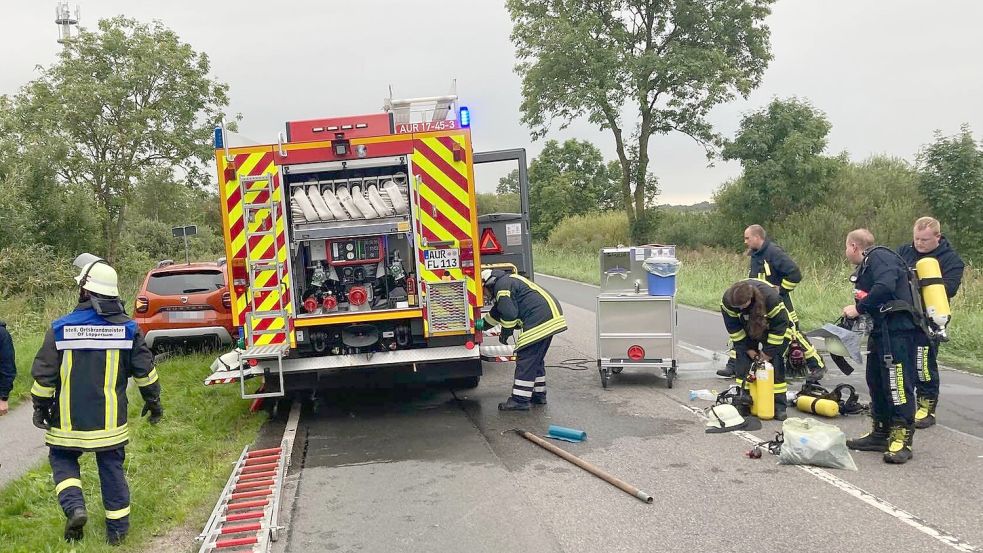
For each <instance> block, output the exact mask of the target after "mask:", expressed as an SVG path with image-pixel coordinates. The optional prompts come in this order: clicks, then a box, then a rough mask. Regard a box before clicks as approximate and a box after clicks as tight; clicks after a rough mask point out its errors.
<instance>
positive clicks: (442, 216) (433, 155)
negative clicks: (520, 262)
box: [413, 133, 478, 332]
mask: <svg viewBox="0 0 983 553" xmlns="http://www.w3.org/2000/svg"><path fill="white" fill-rule="evenodd" d="M455 150H457V151H458V158H459V160H458V161H455V159H454V152H455ZM470 159H471V148H470V144H469V143H468V140H467V136H466V134H464V133H457V134H451V135H432V136H428V135H424V136H419V135H418V136H416V137H414V140H413V177H414V178H413V185H414V192H415V194H414V195H415V196H416V205H415V213H414V215H415V219H416V231H417V239H418V241H419V243H420V244H421V245H422V246H423V247H421V248H419V250H418V256H419V260H418V261H419V270H420V280H421V282H422V283H427V282H439V281H440V280H442V277H449V278H451V279H453V280H462V279H464V280H466V281H467V287H468V300H469V303H470V305H472V306H476V305H477V304H478V299H477V294H478V290H477V283H476V280H475V279H474V278H473V277H468V276H466V275H465V274H464V273H463V271H462V270H461V269H460V268H457V269H449V270H446V271H443V273H444V274H443V275H440V274H435V273H434V272H432V271H427V270H425V269H424V268H423V265H424V253H423V252H424V249H425V248H426V245H427V244H428V243H432V242H444V243H449V244H452V245H453V247H461V244H460V243H461V242H462V241H465V240H468V241H471V244H472V247H474V246H475V245H476V244H475V242H474V240H475V238H474V237H475V236H476V234H477V232H478V227H477V218H476V213H477V211H476V207H475V196H474V186H472V184H471V183H472V181H473V176H472V175H471V165H470ZM475 249H477V248H475ZM424 288H425V287H424ZM426 320H427V319H426V316H424V322H426ZM427 332H429V330H427Z"/></svg>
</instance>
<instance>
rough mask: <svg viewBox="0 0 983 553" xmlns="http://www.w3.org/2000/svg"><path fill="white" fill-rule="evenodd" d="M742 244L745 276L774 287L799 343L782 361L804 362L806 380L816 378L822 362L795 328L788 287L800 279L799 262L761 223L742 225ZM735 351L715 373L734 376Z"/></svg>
mask: <svg viewBox="0 0 983 553" xmlns="http://www.w3.org/2000/svg"><path fill="white" fill-rule="evenodd" d="M744 245H745V246H747V248H748V253H749V254H750V258H751V260H750V267H749V269H748V278H756V279H759V280H763V281H765V282H767V283H769V284H771V285H772V286H774V287H775V288H776V289H777V290H778V294H779V296H781V298H782V302H784V303H785V308H786V310H787V311H788V317H789V322H790V323H791V334H790V339H791V340H792V341H794V342H797V343H798V345H799V346H801V347H800V348H795V347H793V346H791V345H790V352H789V356H790V359H787V360H786V361H788V362H790V363H792V362H798V363H804V364H805V366H806V368H807V369H808V371H809V380H813V381H817V382H818V381H819V379H821V378H822V376H823V373H824V372H825V363H824V362H823V358H822V356H820V355H819V352H818V351H816V348H815V347H814V346H813V345H812V343H810V342H809V340H808V339H807V338H806V337H805V336H804V335H803V334H802V332H800V331H799V317H798V315H797V314H796V313H795V307H794V306H793V305H792V291H793V290H795V287H796V286H798V284H799V283H800V282H801V281H802V272H801V271H800V270H799V266H798V265H796V264H795V261H793V260H792V258H791V257H789V255H788V254H787V253H785V250H783V249H782V248H781V247H780V246H779V245H778V244H776V243H774V242H772V241H771V240H768V238H767V234H766V233H765V229H764V228H763V227H762V226H761V225H751V226H749V227H748V228H746V229H744ZM790 344H791V341H790ZM736 352H737V350H735V349H731V351H730V360H728V362H727V366H726V367H725V368H723V369H720V370H719V371H717V375H718V376H721V377H724V378H730V377H733V376H734V372H735V371H734V359H735V356H736ZM796 355H798V358H797V359H796V358H792V357H793V356H796ZM786 369H789V367H786Z"/></svg>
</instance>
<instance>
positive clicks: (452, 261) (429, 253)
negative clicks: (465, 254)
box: [423, 248, 461, 271]
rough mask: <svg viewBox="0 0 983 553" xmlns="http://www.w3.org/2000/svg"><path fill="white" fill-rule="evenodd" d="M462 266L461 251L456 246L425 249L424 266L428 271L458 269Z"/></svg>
mask: <svg viewBox="0 0 983 553" xmlns="http://www.w3.org/2000/svg"><path fill="white" fill-rule="evenodd" d="M460 266H461V251H460V250H458V249H454V248H448V249H441V250H424V251H423V267H424V268H425V269H426V270H428V271H436V270H445V269H457V268H459V267H460Z"/></svg>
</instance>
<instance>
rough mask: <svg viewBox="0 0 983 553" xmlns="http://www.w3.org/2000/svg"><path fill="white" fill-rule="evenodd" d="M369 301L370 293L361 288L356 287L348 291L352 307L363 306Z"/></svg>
mask: <svg viewBox="0 0 983 553" xmlns="http://www.w3.org/2000/svg"><path fill="white" fill-rule="evenodd" d="M368 299H369V294H368V292H366V291H365V288H362V287H361V286H354V287H352V289H351V290H349V291H348V302H349V303H351V304H352V305H363V304H365V302H366V301H368Z"/></svg>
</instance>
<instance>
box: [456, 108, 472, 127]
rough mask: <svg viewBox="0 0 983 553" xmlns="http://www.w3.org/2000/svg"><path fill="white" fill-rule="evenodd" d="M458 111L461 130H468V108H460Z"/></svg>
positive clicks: (469, 114)
mask: <svg viewBox="0 0 983 553" xmlns="http://www.w3.org/2000/svg"><path fill="white" fill-rule="evenodd" d="M459 111H460V120H461V127H462V128H465V129H466V128H468V127H470V126H471V111H470V110H468V108H467V107H465V106H461V109H460V110H459Z"/></svg>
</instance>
